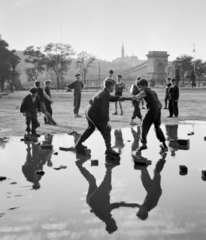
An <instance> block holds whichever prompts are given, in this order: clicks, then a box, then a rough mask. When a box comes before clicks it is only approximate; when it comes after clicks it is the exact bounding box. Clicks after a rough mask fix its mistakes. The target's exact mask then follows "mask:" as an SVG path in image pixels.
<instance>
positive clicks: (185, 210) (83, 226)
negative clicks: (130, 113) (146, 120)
mask: <svg viewBox="0 0 206 240" xmlns="http://www.w3.org/2000/svg"><path fill="white" fill-rule="evenodd" d="M193 123H194V122H189V123H188V124H187V125H186V124H180V125H168V126H164V125H163V126H162V129H163V131H164V133H165V134H166V136H167V139H168V140H169V139H170V141H168V142H167V143H168V145H169V146H170V148H169V151H168V153H167V155H166V154H160V148H159V143H158V141H157V140H156V137H155V134H154V132H153V131H152V130H151V131H150V133H149V135H148V149H147V150H145V151H143V152H142V156H141V155H136V154H135V152H133V156H132V151H133V150H135V149H137V147H138V145H139V127H137V126H136V127H133V128H124V129H121V130H114V131H112V143H113V146H114V147H115V149H116V150H118V151H119V152H120V153H121V160H120V164H119V165H114V164H112V163H111V161H109V162H107V164H106V165H105V155H104V150H105V148H104V147H103V146H104V142H103V139H102V137H101V135H100V134H99V132H95V133H94V134H93V135H92V136H91V138H90V139H89V140H88V141H87V142H86V145H87V146H88V147H89V148H90V149H91V150H92V152H91V157H88V156H84V155H81V154H76V153H74V152H72V151H60V150H59V147H71V146H73V144H74V142H75V141H76V139H77V138H78V135H75V136H72V135H68V134H62V135H53V136H51V135H50V136H49V135H46V136H41V138H39V141H40V142H41V144H42V143H43V145H45V144H52V145H53V149H52V150H51V149H41V148H40V145H37V144H35V143H32V142H24V141H20V138H19V137H11V138H9V139H5V138H1V139H0V176H5V177H7V179H6V180H2V181H0V239H1V240H11V239H12V240H13V239H15V240H16V239H18V240H20V239H21V240H24V239H25V240H30V239H32V240H33V239H35V240H44V239H83V240H86V239H118V240H119V239H124V240H125V239H158V240H159V239H172V240H174V239H178V240H180V239H198V240H202V239H205V237H206V201H205V199H206V181H204V180H203V179H202V170H206V161H205V151H206V141H204V137H205V136H206V125H205V123H204V122H199V124H198V122H195V125H192V124H193ZM188 134H189V135H188ZM177 139H180V140H181V139H182V140H187V139H188V140H189V141H188V142H187V141H186V142H184V141H183V142H179V143H180V145H179V144H178V143H177ZM55 152H57V153H55ZM55 154H58V155H55ZM145 159H148V160H151V161H152V164H151V165H149V166H148V167H147V168H146V167H144V166H140V165H138V164H134V161H142V160H145ZM91 160H98V162H97V161H94V162H91ZM93 164H94V165H97V164H98V166H93ZM180 166H183V167H182V170H181V171H180ZM184 166H185V167H186V168H184ZM37 170H42V171H43V172H44V173H45V174H44V175H39V174H37V173H35V172H36V171H37ZM185 170H186V171H185ZM40 173H41V172H40Z"/></svg>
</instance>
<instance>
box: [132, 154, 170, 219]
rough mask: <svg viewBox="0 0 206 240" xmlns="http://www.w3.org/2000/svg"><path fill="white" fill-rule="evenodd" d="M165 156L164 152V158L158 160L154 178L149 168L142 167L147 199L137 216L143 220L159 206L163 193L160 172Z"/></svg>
mask: <svg viewBox="0 0 206 240" xmlns="http://www.w3.org/2000/svg"><path fill="white" fill-rule="evenodd" d="M165 158H166V153H164V154H163V155H162V159H160V160H159V161H158V162H157V164H156V166H155V169H154V177H153V179H151V177H150V175H149V173H148V171H147V168H142V169H141V179H142V185H143V186H144V188H145V190H146V191H147V195H146V197H145V200H144V202H143V204H142V205H141V206H140V208H139V211H138V212H137V217H139V218H140V219H141V220H146V219H147V218H148V215H149V212H150V211H151V210H152V209H153V208H155V207H156V206H157V204H158V201H159V199H160V197H161V195H162V189H161V175H160V172H161V171H162V169H163V167H164V164H165V162H166V161H165Z"/></svg>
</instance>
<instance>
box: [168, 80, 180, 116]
mask: <svg viewBox="0 0 206 240" xmlns="http://www.w3.org/2000/svg"><path fill="white" fill-rule="evenodd" d="M168 94H169V114H170V115H169V116H168V117H173V114H174V115H175V117H178V115H179V110H178V100H179V87H178V86H177V83H176V79H174V78H173V79H172V85H171V86H170V88H169V91H168Z"/></svg>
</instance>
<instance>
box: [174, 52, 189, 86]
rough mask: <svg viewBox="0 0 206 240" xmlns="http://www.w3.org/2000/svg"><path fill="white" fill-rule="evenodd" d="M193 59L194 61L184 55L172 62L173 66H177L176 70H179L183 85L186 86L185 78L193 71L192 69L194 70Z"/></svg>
mask: <svg viewBox="0 0 206 240" xmlns="http://www.w3.org/2000/svg"><path fill="white" fill-rule="evenodd" d="M192 59H193V57H191V56H189V55H185V54H184V55H182V56H180V57H177V58H176V59H175V60H174V61H173V62H172V63H173V65H174V66H175V68H176V69H178V70H179V73H180V74H181V76H182V79H183V85H184V78H185V76H186V75H187V74H189V73H190V72H191V71H192V68H193V65H192Z"/></svg>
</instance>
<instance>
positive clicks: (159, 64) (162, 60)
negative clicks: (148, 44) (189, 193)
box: [147, 51, 169, 84]
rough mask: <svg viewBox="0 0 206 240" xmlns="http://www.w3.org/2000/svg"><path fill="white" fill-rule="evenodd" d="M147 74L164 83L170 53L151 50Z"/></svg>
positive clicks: (149, 77)
mask: <svg viewBox="0 0 206 240" xmlns="http://www.w3.org/2000/svg"><path fill="white" fill-rule="evenodd" d="M147 57H148V61H147V63H148V65H147V76H148V79H154V80H155V83H159V84H163V83H164V82H165V79H166V77H167V73H166V67H167V65H168V57H169V54H167V52H163V51H151V52H149V53H148V54H147Z"/></svg>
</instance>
